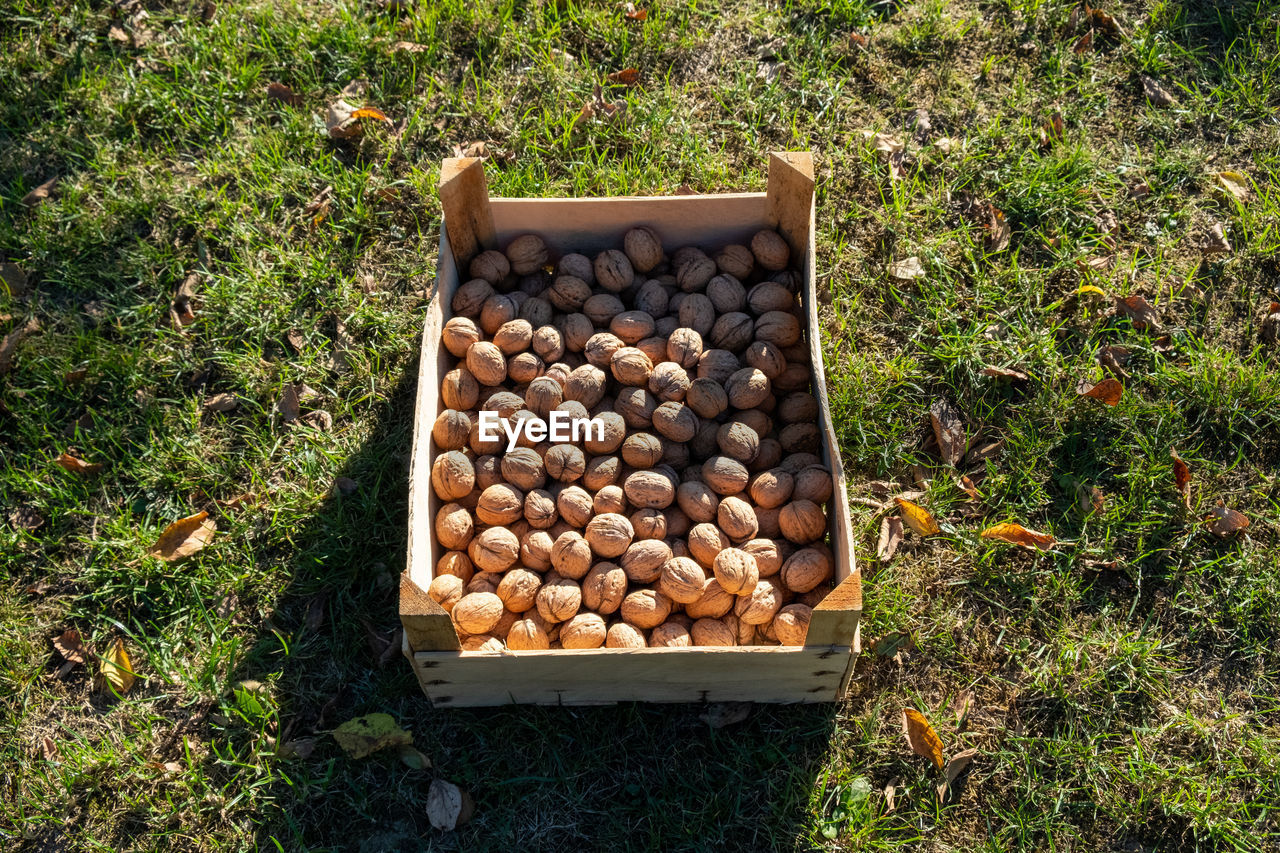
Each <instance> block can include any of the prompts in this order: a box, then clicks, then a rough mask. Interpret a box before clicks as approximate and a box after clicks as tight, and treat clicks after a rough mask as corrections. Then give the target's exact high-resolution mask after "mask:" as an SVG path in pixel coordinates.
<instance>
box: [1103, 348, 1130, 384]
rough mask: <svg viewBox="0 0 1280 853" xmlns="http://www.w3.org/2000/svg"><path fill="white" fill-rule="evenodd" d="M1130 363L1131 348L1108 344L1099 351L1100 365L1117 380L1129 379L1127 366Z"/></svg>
mask: <svg viewBox="0 0 1280 853" xmlns="http://www.w3.org/2000/svg"><path fill="white" fill-rule="evenodd" d="M1128 363H1129V348H1128V347H1122V346H1119V345H1116V344H1108V345H1107V346H1104V347H1103V348H1102V349H1100V350H1098V364H1100V365H1102V366H1103V367H1104V368H1106V369H1107V371H1108V372H1110V373H1111V375H1112V376H1114V377H1115V378H1116V379H1120V380H1124V379H1128V378H1129V373H1128V371H1126V370H1125V366H1126V365H1128Z"/></svg>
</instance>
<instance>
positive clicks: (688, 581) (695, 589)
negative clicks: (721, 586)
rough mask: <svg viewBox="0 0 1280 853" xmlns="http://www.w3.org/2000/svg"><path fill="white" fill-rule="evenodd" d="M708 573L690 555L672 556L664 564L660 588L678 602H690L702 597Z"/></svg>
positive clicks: (659, 582) (660, 577)
mask: <svg viewBox="0 0 1280 853" xmlns="http://www.w3.org/2000/svg"><path fill="white" fill-rule="evenodd" d="M706 582H707V575H706V573H705V572H704V571H703V570H702V567H701V566H699V565H698V564H697V563H696V562H694V561H693V560H691V559H689V558H688V557H672V558H671V559H670V560H667V562H666V563H664V564H663V566H662V572H661V575H660V576H659V578H658V588H659V589H660V590H662V592H663V594H665V595H666V596H667V597H668V598H670V599H671V600H672V601H674V602H676V603H678V604H688V603H689V602H691V601H697V600H698V599H699V598H701V597H702V587H703V585H704V584H705V583H706Z"/></svg>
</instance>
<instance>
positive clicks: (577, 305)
mask: <svg viewBox="0 0 1280 853" xmlns="http://www.w3.org/2000/svg"><path fill="white" fill-rule="evenodd" d="M546 296H547V301H548V302H550V303H551V304H552V305H554V306H555V307H556V308H558V309H559V310H561V311H581V310H582V306H583V305H585V304H586V302H587V300H588V299H590V298H591V285H589V284H587V283H586V282H585V281H583V280H582V279H580V278H578V277H577V276H572V275H561V276H556V279H555V281H553V282H551V287H549V288H547V294H546Z"/></svg>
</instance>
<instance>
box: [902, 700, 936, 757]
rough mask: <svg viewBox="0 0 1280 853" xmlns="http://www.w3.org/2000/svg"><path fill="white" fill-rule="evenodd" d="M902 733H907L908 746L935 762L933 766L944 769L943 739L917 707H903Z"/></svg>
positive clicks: (917, 753)
mask: <svg viewBox="0 0 1280 853" xmlns="http://www.w3.org/2000/svg"><path fill="white" fill-rule="evenodd" d="M902 733H903V734H904V735H906V738H907V746H909V747H911V751H912V752H914V753H915V754H916V755H919V756H920V757H921V758H927V759H929V760H930V761H932V762H933V766H934V767H936V768H938V769H939V770H941V769H942V739H941V738H939V737H938V733H937V732H935V731H934V730H933V726H931V725H929V721H928V720H926V719H925V717H924V714H921V713H920V712H919V711H917V710H916V709H915V708H903V709H902Z"/></svg>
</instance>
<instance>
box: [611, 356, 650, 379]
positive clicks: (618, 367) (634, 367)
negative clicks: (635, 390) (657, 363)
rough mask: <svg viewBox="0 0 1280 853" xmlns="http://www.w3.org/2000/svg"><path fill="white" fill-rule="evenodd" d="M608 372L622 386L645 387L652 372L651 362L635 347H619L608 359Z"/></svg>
mask: <svg viewBox="0 0 1280 853" xmlns="http://www.w3.org/2000/svg"><path fill="white" fill-rule="evenodd" d="M609 370H610V372H612V373H613V378H614V379H616V380H618V381H619V382H621V383H622V384H623V385H629V386H637V387H645V386H647V385H648V384H649V374H651V373H652V372H653V362H651V361H650V360H649V356H647V355H645V354H644V353H643V352H641V351H640V350H639V349H636V348H635V347H620V348H619V349H618V350H616V351H615V352H614V353H613V356H612V357H611V358H610V359H609Z"/></svg>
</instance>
